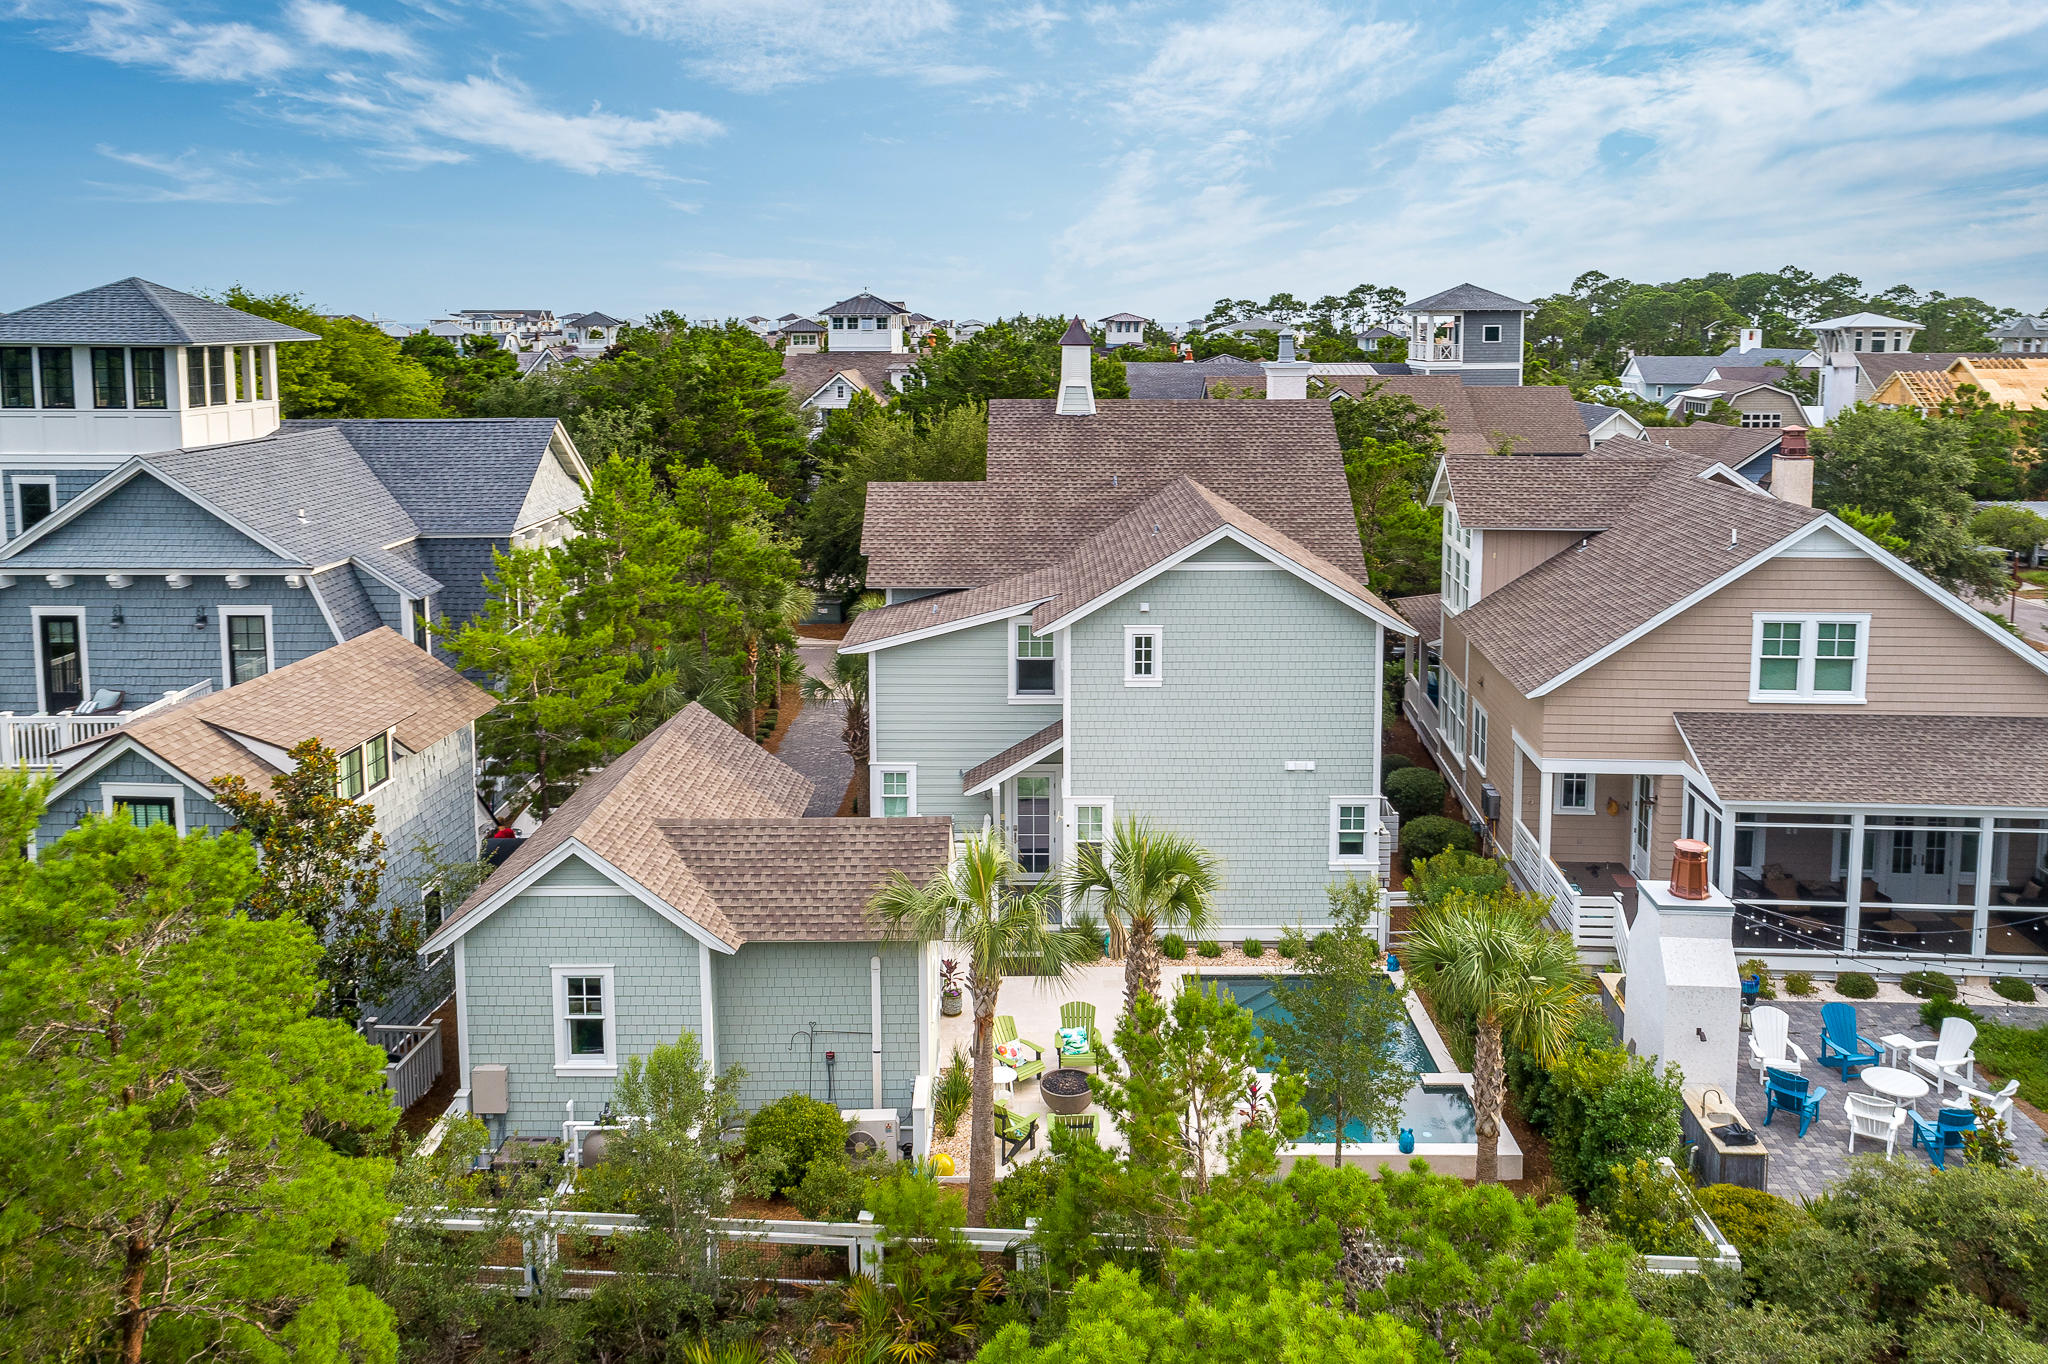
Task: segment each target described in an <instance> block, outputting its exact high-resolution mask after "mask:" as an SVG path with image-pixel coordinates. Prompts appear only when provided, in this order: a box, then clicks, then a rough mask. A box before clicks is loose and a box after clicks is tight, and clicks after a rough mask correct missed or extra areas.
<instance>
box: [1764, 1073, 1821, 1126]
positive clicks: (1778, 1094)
mask: <svg viewBox="0 0 2048 1364" xmlns="http://www.w3.org/2000/svg"><path fill="white" fill-rule="evenodd" d="M1827 1096H1828V1092H1827V1091H1826V1090H1825V1089H1811V1088H1809V1086H1808V1085H1807V1082H1806V1077H1805V1076H1804V1075H1794V1074H1793V1073H1792V1072H1791V1071H1789V1070H1779V1069H1778V1068H1777V1067H1776V1066H1767V1067H1765V1069H1764V1126H1765V1127H1769V1126H1770V1125H1771V1115H1772V1114H1773V1113H1776V1112H1777V1111H1778V1110H1779V1109H1783V1110H1785V1112H1787V1113H1797V1114H1798V1115H1799V1135H1800V1136H1802V1137H1803V1136H1805V1135H1806V1129H1807V1128H1809V1127H1811V1126H1813V1120H1814V1119H1815V1118H1817V1117H1819V1116H1820V1101H1821V1100H1822V1099H1825V1098H1826V1097H1827Z"/></svg>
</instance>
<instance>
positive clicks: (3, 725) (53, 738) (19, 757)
mask: <svg viewBox="0 0 2048 1364" xmlns="http://www.w3.org/2000/svg"><path fill="white" fill-rule="evenodd" d="M212 690H213V679H212V678H204V679H201V680H200V681H198V682H195V683H193V684H192V685H191V686H189V687H185V688H183V689H181V690H179V691H167V692H165V693H164V694H163V695H162V696H161V697H159V698H158V699H157V700H154V701H152V702H150V703H149V704H148V705H146V706H138V707H136V708H135V709H134V710H119V711H113V712H111V713H109V714H106V715H70V714H63V715H42V714H35V715H17V714H16V713H15V712H13V711H11V710H8V711H0V767H22V766H27V767H36V768H45V767H55V766H56V765H57V763H56V756H55V755H56V754H57V753H59V752H60V751H62V750H64V749H67V748H69V747H71V746H72V745H73V744H82V743H84V742H85V741H86V740H88V739H97V738H99V737H100V736H101V735H102V734H106V733H109V732H111V731H113V730H116V729H119V728H121V726H123V725H125V724H128V723H129V722H131V721H134V720H139V719H142V718H143V717H144V716H146V715H150V714H153V713H155V712H156V711H160V710H162V709H164V708H165V707H167V706H174V705H176V704H178V702H180V701H189V700H191V699H193V698H194V697H198V696H204V695H206V694H207V693H208V692H211V691H212Z"/></svg>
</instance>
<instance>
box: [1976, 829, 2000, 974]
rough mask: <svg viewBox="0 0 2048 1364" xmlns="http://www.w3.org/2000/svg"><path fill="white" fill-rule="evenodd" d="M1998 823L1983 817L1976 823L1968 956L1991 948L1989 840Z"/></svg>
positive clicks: (1980, 954) (1981, 954) (1977, 955)
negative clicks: (1973, 918)
mask: <svg viewBox="0 0 2048 1364" xmlns="http://www.w3.org/2000/svg"><path fill="white" fill-rule="evenodd" d="M1997 827H1998V821H1997V820H1995V819H1993V818H1991V816H1989V815H1985V816H1984V817H1982V818H1980V819H1979V820H1978V821H1977V916H1976V921H1975V924H1974V926H1973V927H1972V928H1971V929H1970V955H1971V956H1973V957H1981V956H1983V955H1984V954H1985V953H1986V952H1988V951H1989V950H1990V948H1991V852H1992V848H1991V840H1992V838H1993V837H1995V836H1996V835H1995V830H1996V829H1997Z"/></svg>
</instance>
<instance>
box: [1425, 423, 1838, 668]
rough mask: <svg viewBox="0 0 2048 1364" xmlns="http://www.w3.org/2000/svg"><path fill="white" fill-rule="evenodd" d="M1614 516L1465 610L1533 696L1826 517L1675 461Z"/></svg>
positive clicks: (1465, 617) (1466, 624)
mask: <svg viewBox="0 0 2048 1364" xmlns="http://www.w3.org/2000/svg"><path fill="white" fill-rule="evenodd" d="M1494 462H1495V463H1509V462H1512V463H1517V464H1519V463H1522V462H1523V461H1519V460H1516V461H1498V460H1497V461H1494ZM1564 462H1565V461H1562V460H1557V461H1534V460H1532V461H1528V463H1531V464H1538V463H1541V464H1545V465H1548V464H1552V463H1558V464H1561V463H1564ZM1601 462H1603V461H1601V460H1600V459H1599V458H1598V457H1588V458H1587V460H1586V461H1585V463H1586V464H1587V465H1589V466H1590V465H1595V464H1598V463H1601ZM1459 505H1460V507H1461V508H1462V507H1463V505H1464V504H1463V502H1462V501H1461V502H1460V503H1459ZM1603 514H1604V515H1605V517H1606V519H1607V520H1608V521H1609V525H1608V528H1607V529H1606V530H1604V531H1603V532H1602V533H1600V534H1598V535H1594V536H1592V537H1590V539H1589V540H1588V541H1587V543H1586V544H1585V545H1583V546H1582V547H1579V548H1576V549H1569V550H1566V551H1565V552H1564V553H1562V554H1557V555H1554V556H1552V557H1551V558H1549V559H1547V560H1545V561H1544V562H1543V563H1542V564H1539V565H1538V566H1537V567H1535V568H1533V569H1531V570H1530V571H1529V572H1527V573H1524V574H1523V575H1522V576H1521V577H1519V578H1516V579H1514V580H1513V581H1511V582H1509V583H1507V584H1506V585H1505V586H1503V587H1501V588H1499V589H1498V590H1496V591H1493V592H1489V593H1487V594H1486V595H1485V596H1484V597H1482V598H1480V600H1478V601H1477V602H1474V603H1473V604H1472V605H1471V606H1469V607H1467V608H1466V609H1465V610H1464V611H1462V612H1460V613H1458V616H1457V620H1458V623H1459V625H1460V626H1461V627H1462V628H1463V630H1464V632H1465V637H1466V638H1467V639H1468V640H1470V641H1471V642H1472V643H1473V644H1475V645H1477V646H1478V647H1479V648H1480V650H1481V651H1483V652H1484V653H1485V654H1486V656H1487V657H1488V658H1489V659H1491V660H1493V665H1494V667H1496V668H1498V669H1499V670H1500V672H1501V674H1502V676H1504V677H1505V678H1507V680H1508V681H1509V682H1510V683H1512V684H1513V685H1514V686H1515V688H1516V689H1517V690H1519V691H1520V692H1521V693H1522V694H1523V695H1524V696H1527V695H1529V694H1531V693H1533V692H1534V691H1536V690H1537V689H1538V688H1540V687H1542V686H1543V685H1544V684H1545V683H1547V682H1549V681H1551V680H1552V679H1553V678H1555V677H1557V676H1558V675H1559V674H1561V673H1563V672H1565V671H1567V670H1568V669H1570V668H1572V667H1574V666H1576V665H1578V664H1580V663H1583V662H1584V661H1585V660H1586V659H1588V658H1590V657H1592V656H1593V655H1594V654H1596V653H1598V652H1599V651H1600V650H1602V649H1604V648H1606V647H1607V646H1608V645H1610V644H1613V643H1614V642H1615V641H1616V640H1619V639H1621V638H1622V637H1624V636H1625V635H1627V634H1628V633H1629V632H1630V631H1632V630H1635V629H1636V628H1638V627H1639V626H1642V625H1645V624H1647V623H1648V622H1649V621H1651V620H1652V619H1654V618H1655V617H1656V616H1657V615H1658V614H1659V613H1661V612H1663V611H1665V610H1667V609H1669V608H1670V607H1672V606H1675V605H1677V604H1678V603H1679V602H1681V601H1683V600H1684V599H1685V598H1686V597H1688V596H1690V595H1691V594H1692V593H1694V592H1696V591H1698V590H1699V589H1701V588H1703V587H1705V586H1707V585H1708V584H1709V583H1711V582H1713V581H1714V580H1715V579H1716V578H1719V577H1720V576H1721V575H1723V574H1724V573H1727V572H1728V571H1729V570H1730V569H1733V568H1735V567H1737V566H1738V565H1740V564H1743V563H1745V562H1747V561H1748V560H1750V559H1753V558H1755V557H1756V556H1757V555H1759V554H1761V553H1762V552H1763V551H1764V550H1766V549H1768V548H1769V547H1770V546H1772V545H1774V544H1777V543H1778V542H1779V541H1781V540H1783V539H1785V537H1787V536H1789V535H1791V534H1792V533H1793V532H1794V531H1796V530H1798V529H1799V528H1800V527H1802V526H1804V525H1806V524H1807V523H1808V522H1810V521H1812V520H1814V519H1815V518H1817V517H1819V516H1821V515H1822V514H1823V513H1821V512H1818V511H1815V510H1814V509H1813V508H1811V507H1801V506H1796V505H1794V504H1792V503H1789V502H1780V501H1778V500H1776V499H1775V498H1771V497H1767V496H1765V495H1763V494H1760V493H1756V492H1751V491H1748V490H1746V489H1741V488H1736V487H1733V486H1731V485H1729V484H1727V483H1723V482H1720V481H1718V480H1713V481H1710V480H1705V479H1702V478H1700V477H1698V476H1697V474H1696V473H1695V472H1694V471H1692V470H1691V469H1689V468H1686V467H1682V466H1678V465H1675V464H1667V465H1666V466H1665V468H1664V471H1663V472H1662V473H1661V475H1659V476H1656V477H1653V478H1650V479H1646V480H1643V481H1642V482H1641V483H1640V484H1639V485H1638V488H1637V490H1636V491H1635V493H1634V495H1633V496H1631V497H1626V498H1623V499H1621V500H1618V501H1616V502H1614V503H1611V504H1610V505H1609V506H1608V507H1607V508H1605V509H1604V513H1603ZM1731 530H1732V531H1733V532H1735V545H1734V547H1733V548H1731V547H1730V545H1729V533H1730V531H1731Z"/></svg>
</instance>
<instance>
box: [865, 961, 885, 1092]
mask: <svg viewBox="0 0 2048 1364" xmlns="http://www.w3.org/2000/svg"><path fill="white" fill-rule="evenodd" d="M868 1037H869V1039H870V1046H871V1048H872V1050H871V1052H870V1060H869V1063H868V1064H869V1066H870V1067H871V1068H872V1069H873V1072H874V1074H873V1080H874V1098H872V1099H871V1100H869V1102H868V1107H869V1108H880V1107H881V1106H882V958H881V955H880V954H879V953H877V954H876V955H874V956H872V957H869V958H868Z"/></svg>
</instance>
